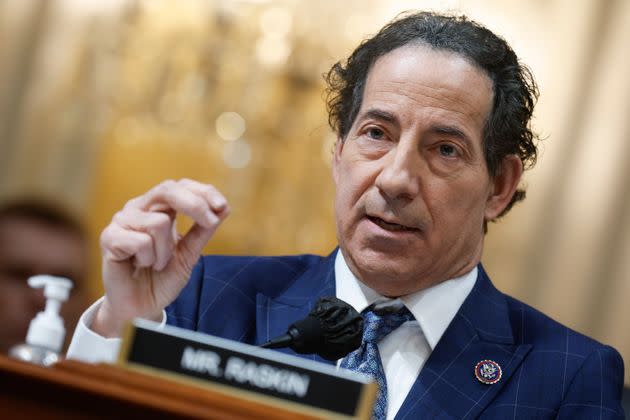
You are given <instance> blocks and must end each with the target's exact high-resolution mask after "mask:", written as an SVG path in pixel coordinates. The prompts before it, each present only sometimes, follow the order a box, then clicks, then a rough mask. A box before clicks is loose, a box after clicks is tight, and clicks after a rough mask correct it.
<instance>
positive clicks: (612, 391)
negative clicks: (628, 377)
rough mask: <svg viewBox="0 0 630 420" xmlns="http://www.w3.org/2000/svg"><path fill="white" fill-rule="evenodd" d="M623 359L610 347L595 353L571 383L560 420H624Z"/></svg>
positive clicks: (562, 406) (559, 414)
mask: <svg viewBox="0 0 630 420" xmlns="http://www.w3.org/2000/svg"><path fill="white" fill-rule="evenodd" d="M623 374H624V368H623V359H622V358H621V356H620V355H619V353H618V352H617V351H616V350H615V349H613V348H612V347H610V346H605V347H601V348H599V349H597V350H595V351H594V352H592V353H591V354H590V355H589V356H588V357H587V358H586V359H585V360H584V362H583V364H582V366H581V367H580V369H579V370H578V371H577V373H576V374H575V376H574V377H573V378H572V379H571V383H570V385H569V387H568V389H567V392H566V394H565V396H564V399H563V400H562V403H561V404H560V409H559V411H558V417H557V418H558V419H620V420H623V419H624V418H625V417H624V412H623V408H622V407H621V394H622V390H623Z"/></svg>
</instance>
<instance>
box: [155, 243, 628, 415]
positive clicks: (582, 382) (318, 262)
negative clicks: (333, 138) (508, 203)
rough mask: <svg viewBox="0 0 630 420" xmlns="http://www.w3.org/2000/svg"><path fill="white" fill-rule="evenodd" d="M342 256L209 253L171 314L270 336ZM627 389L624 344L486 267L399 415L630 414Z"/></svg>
mask: <svg viewBox="0 0 630 420" xmlns="http://www.w3.org/2000/svg"><path fill="white" fill-rule="evenodd" d="M334 260H335V252H333V253H332V254H331V255H329V256H328V257H319V256H314V255H298V256H289V257H223V256H209V257H202V258H201V259H200V260H199V263H198V264H197V265H196V267H195V268H194V270H193V273H192V276H191V279H190V281H189V282H188V284H187V286H186V287H185V289H184V290H183V291H182V293H181V294H180V296H179V297H178V298H177V299H176V300H175V302H173V304H171V305H170V306H169V307H168V308H167V320H168V321H167V322H168V323H169V324H172V325H176V326H179V327H183V328H187V329H191V330H196V331H201V332H204V333H208V334H212V335H216V336H220V337H224V338H228V339H232V340H237V341H242V342H246V343H249V344H260V343H262V342H265V341H267V340H269V339H270V338H273V337H275V336H278V335H281V334H284V333H285V332H286V328H287V326H288V325H289V324H291V323H292V322H293V321H296V320H298V319H301V318H304V317H305V316H306V315H307V314H308V313H309V312H310V310H311V308H312V305H313V303H314V302H316V301H317V299H318V298H319V297H321V296H334V295H335V274H334ZM284 351H286V352H287V353H291V354H295V353H293V352H292V351H291V350H284ZM298 356H300V357H306V358H310V359H314V360H318V361H321V362H324V363H331V362H329V361H326V360H323V359H320V358H319V357H317V356H313V355H298ZM485 359H491V360H494V361H496V362H497V363H498V364H499V365H500V366H501V367H502V369H503V376H502V378H501V380H500V381H499V382H498V383H496V384H494V385H484V384H482V383H480V382H479V381H477V380H476V378H475V376H474V370H473V369H474V366H475V365H476V364H477V362H479V361H481V360H485ZM622 387H623V361H622V359H621V357H620V355H619V353H617V351H615V350H614V349H613V348H612V347H609V346H605V345H602V344H600V343H598V342H596V341H594V340H592V339H590V338H588V337H585V336H584V335H581V334H579V333H577V332H575V331H572V330H570V329H569V328H567V327H565V326H563V325H561V324H559V323H557V322H555V321H553V320H552V319H550V318H548V317H547V316H545V315H543V314H542V313H540V312H538V311H537V310H535V309H533V308H531V307H529V306H527V305H525V304H524V303H522V302H519V301H518V300H516V299H513V298H511V297H509V296H506V295H504V294H502V293H501V292H499V291H498V290H497V289H495V288H494V286H493V285H492V283H491V282H490V279H489V278H488V276H487V274H486V273H485V271H484V270H483V268H482V267H481V266H480V267H479V276H478V278H477V282H476V284H475V286H474V288H473V289H472V291H471V293H470V295H469V296H468V297H467V299H466V300H465V302H464V304H463V305H462V307H461V308H460V310H459V312H458V313H457V315H456V316H455V318H454V319H453V321H452V322H451V324H450V325H449V327H448V328H447V330H446V332H445V333H444V335H443V336H442V339H441V340H440V341H439V343H438V344H437V346H436V347H435V349H434V351H433V353H432V354H431V356H430V357H429V359H428V360H427V362H426V364H425V365H424V367H423V369H422V371H421V372H420V375H419V376H418V379H417V380H416V382H415V384H414V385H413V387H412V388H411V391H410V392H409V395H408V396H407V399H406V400H405V402H404V404H403V405H402V407H401V408H400V410H399V412H398V415H397V417H396V418H397V419H425V418H427V419H471V418H483V419H495V418H496V419H506V418H510V419H512V418H514V419H516V418H518V419H534V418H536V419H548V418H562V419H613V418H614V419H623V418H624V414H623V410H622V408H621V405H620V400H621V392H622Z"/></svg>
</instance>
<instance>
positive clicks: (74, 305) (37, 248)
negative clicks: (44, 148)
mask: <svg viewBox="0 0 630 420" xmlns="http://www.w3.org/2000/svg"><path fill="white" fill-rule="evenodd" d="M86 242H87V240H86V237H85V233H84V231H83V228H82V227H81V225H80V224H79V223H78V222H77V221H76V220H75V219H74V218H73V217H71V216H70V215H68V214H66V212H64V211H63V210H61V209H58V208H57V207H55V206H53V205H50V204H48V203H45V202H42V201H41V200H32V199H29V200H16V201H12V202H8V203H5V204H4V205H2V206H0V319H2V321H3V323H4V326H3V327H2V329H0V350H1V351H2V353H4V354H7V352H8V350H9V349H10V348H11V347H12V346H14V345H16V344H19V343H23V342H24V340H25V339H26V333H27V330H28V326H29V324H30V322H31V320H32V319H33V318H34V317H35V315H37V313H38V312H40V311H42V310H43V309H44V303H45V299H44V293H43V290H41V289H31V288H30V287H29V286H28V284H27V282H26V280H27V279H28V278H29V277H31V276H34V275H36V274H52V275H55V276H61V277H66V278H69V279H70V280H72V282H73V283H74V287H73V290H72V291H71V294H70V299H69V300H68V302H66V303H65V304H64V305H63V306H62V308H61V316H62V317H63V318H64V320H65V324H66V329H67V330H68V331H72V330H73V329H74V327H75V325H76V322H77V321H78V319H79V316H80V315H81V311H82V308H84V307H85V305H86V303H87V302H88V300H87V296H86V291H85V290H84V289H85V284H84V282H85V278H86V272H87V265H88V258H87V247H86ZM69 335H70V334H68V336H69Z"/></svg>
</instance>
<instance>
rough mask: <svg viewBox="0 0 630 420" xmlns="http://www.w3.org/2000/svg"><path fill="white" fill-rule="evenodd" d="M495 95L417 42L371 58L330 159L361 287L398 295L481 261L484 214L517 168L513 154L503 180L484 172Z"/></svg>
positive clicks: (511, 185)
mask: <svg viewBox="0 0 630 420" xmlns="http://www.w3.org/2000/svg"><path fill="white" fill-rule="evenodd" d="M492 101H493V93H492V82H491V81H490V79H489V78H488V77H487V76H486V75H485V73H483V72H482V71H481V70H479V69H477V68H476V67H474V66H473V65H471V64H470V63H469V62H468V61H466V60H465V59H464V58H462V57H461V56H459V55H456V54H453V53H450V52H445V51H438V50H433V49H430V48H428V47H425V46H418V45H416V46H405V47H402V48H399V49H396V50H394V51H392V52H390V53H388V54H387V55H384V56H383V57H381V58H380V59H378V60H377V61H376V63H375V64H374V66H373V67H372V69H371V70H370V73H369V75H368V78H367V83H366V86H365V91H364V94H363V102H362V104H361V109H360V110H359V113H358V115H357V118H356V120H355V121H354V123H353V125H352V127H351V129H350V131H349V133H348V135H347V137H346V138H345V139H342V140H343V141H342V140H340V141H338V142H337V146H336V149H335V156H334V162H333V177H334V180H335V183H336V186H337V189H336V201H335V212H336V218H337V236H338V240H339V244H340V247H341V250H342V252H343V255H344V257H345V259H346V261H347V262H348V265H349V267H350V269H351V270H352V272H353V273H354V274H355V275H357V277H359V278H360V279H361V281H363V282H364V283H365V284H367V285H368V286H370V287H371V288H373V289H375V290H376V291H378V292H380V293H381V294H383V295H386V296H401V295H406V294H409V293H412V292H414V291H417V290H421V289H424V288H426V287H429V286H431V285H433V284H436V283H437V282H440V281H444V280H447V279H449V278H453V277H457V276H459V275H462V274H464V273H466V272H467V271H469V270H471V269H472V268H473V267H474V266H475V265H476V264H477V263H478V262H479V260H480V258H481V251H482V245H483V223H484V220H489V219H492V218H494V217H496V216H498V214H499V213H500V211H501V210H502V209H503V208H504V207H505V205H507V202H508V201H509V199H510V198H511V194H512V193H513V192H514V189H515V188H516V185H517V183H518V178H520V174H521V169H520V168H521V165H520V161H518V162H516V161H517V160H518V159H517V158H516V157H515V156H512V157H510V158H509V159H506V163H505V164H504V165H503V166H504V168H502V171H501V172H502V173H503V174H506V176H507V177H508V179H504V178H505V176H503V175H501V176H499V177H495V178H491V177H490V176H489V174H488V169H487V166H486V163H485V159H484V153H483V146H482V133H483V128H484V124H485V122H486V119H487V117H488V115H489V112H490V110H491V108H492ZM515 159H516V161H515ZM510 189H511V192H510V191H509V190H510ZM506 197H507V198H506Z"/></svg>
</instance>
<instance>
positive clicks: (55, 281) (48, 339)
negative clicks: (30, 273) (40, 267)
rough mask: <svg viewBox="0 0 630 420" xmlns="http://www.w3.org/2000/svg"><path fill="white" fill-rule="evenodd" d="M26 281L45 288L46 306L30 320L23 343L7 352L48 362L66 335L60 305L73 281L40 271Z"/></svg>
mask: <svg viewBox="0 0 630 420" xmlns="http://www.w3.org/2000/svg"><path fill="white" fill-rule="evenodd" d="M28 285H29V286H31V287H32V288H42V287H43V288H44V297H46V308H45V309H44V311H42V312H40V313H38V314H37V316H36V317H35V318H34V319H33V320H32V321H31V324H30V326H29V327H28V333H27V335H26V344H21V345H18V346H16V347H14V348H12V349H11V351H10V355H11V356H13V357H16V358H18V359H21V360H25V361H28V362H32V363H37V364H42V365H46V366H48V365H51V364H53V363H55V362H57V361H58V360H59V351H60V350H61V346H62V345H63V339H64V337H65V335H66V330H65V328H64V326H63V319H62V318H61V316H60V315H59V309H60V308H61V304H62V303H63V302H65V301H66V300H68V297H69V296H70V289H72V282H71V281H70V280H68V279H66V278H62V277H53V276H48V275H40V276H34V277H31V278H29V279H28Z"/></svg>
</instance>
